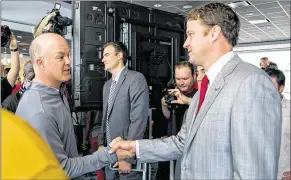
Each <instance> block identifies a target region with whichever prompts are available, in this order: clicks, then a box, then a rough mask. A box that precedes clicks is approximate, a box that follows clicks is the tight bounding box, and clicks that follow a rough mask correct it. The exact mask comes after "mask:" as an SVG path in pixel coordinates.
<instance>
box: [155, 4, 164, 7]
mask: <svg viewBox="0 0 291 180" xmlns="http://www.w3.org/2000/svg"><path fill="white" fill-rule="evenodd" d="M154 6H155V7H162V5H161V4H155V5H154Z"/></svg>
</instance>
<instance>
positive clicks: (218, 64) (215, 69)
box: [135, 51, 235, 158]
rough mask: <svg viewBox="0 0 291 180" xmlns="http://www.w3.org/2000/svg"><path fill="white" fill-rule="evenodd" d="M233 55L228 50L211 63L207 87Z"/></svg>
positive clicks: (137, 154)
mask: <svg viewBox="0 0 291 180" xmlns="http://www.w3.org/2000/svg"><path fill="white" fill-rule="evenodd" d="M234 56H235V54H234V52H233V51H229V52H228V53H226V54H224V55H223V56H221V57H220V58H219V59H218V60H217V61H215V63H213V64H212V65H211V66H210V68H209V69H208V71H207V72H206V75H207V78H208V80H209V85H208V88H207V89H209V87H211V85H212V84H213V81H214V80H215V78H216V76H217V75H218V73H219V72H220V71H221V69H222V68H223V67H224V66H225V65H226V64H227V63H228V62H229V61H230V60H231V59H232V58H233V57H234ZM207 92H208V90H207V91H206V95H207ZM196 108H197V107H196ZM193 119H194V116H193ZM135 142H136V157H137V158H139V157H140V155H139V143H138V141H137V140H136V141H135Z"/></svg>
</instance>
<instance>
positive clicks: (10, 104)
mask: <svg viewBox="0 0 291 180" xmlns="http://www.w3.org/2000/svg"><path fill="white" fill-rule="evenodd" d="M23 71H24V73H23V77H24V83H23V84H21V87H20V89H19V90H18V91H16V92H14V93H12V94H11V95H9V96H8V97H7V98H6V99H5V100H4V101H3V103H2V107H3V108H4V109H7V110H8V111H10V112H12V113H15V111H16V109H17V106H18V103H19V101H20V98H21V97H22V95H23V93H24V92H25V90H26V89H27V88H28V87H29V86H30V85H31V81H32V80H33V78H34V76H35V74H34V70H33V64H32V62H31V61H27V62H26V63H25V64H24V67H23Z"/></svg>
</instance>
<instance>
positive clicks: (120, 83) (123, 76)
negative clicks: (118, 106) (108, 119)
mask: <svg viewBox="0 0 291 180" xmlns="http://www.w3.org/2000/svg"><path fill="white" fill-rule="evenodd" d="M127 72H128V69H127V68H125V69H124V70H123V71H122V72H121V74H120V76H119V79H118V82H117V84H116V87H115V91H114V94H113V98H112V103H113V105H112V106H111V108H110V109H109V114H108V115H110V113H111V110H112V107H113V106H114V102H115V99H116V96H117V94H118V91H119V89H120V87H121V85H122V83H123V82H124V80H125V78H126V74H127ZM110 84H111V83H110ZM109 90H110V88H109ZM107 101H108V99H107Z"/></svg>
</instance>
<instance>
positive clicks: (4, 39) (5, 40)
mask: <svg viewBox="0 0 291 180" xmlns="http://www.w3.org/2000/svg"><path fill="white" fill-rule="evenodd" d="M10 36H11V31H10V28H9V27H8V26H6V25H4V26H1V47H7V48H8V47H9V44H10Z"/></svg>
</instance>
